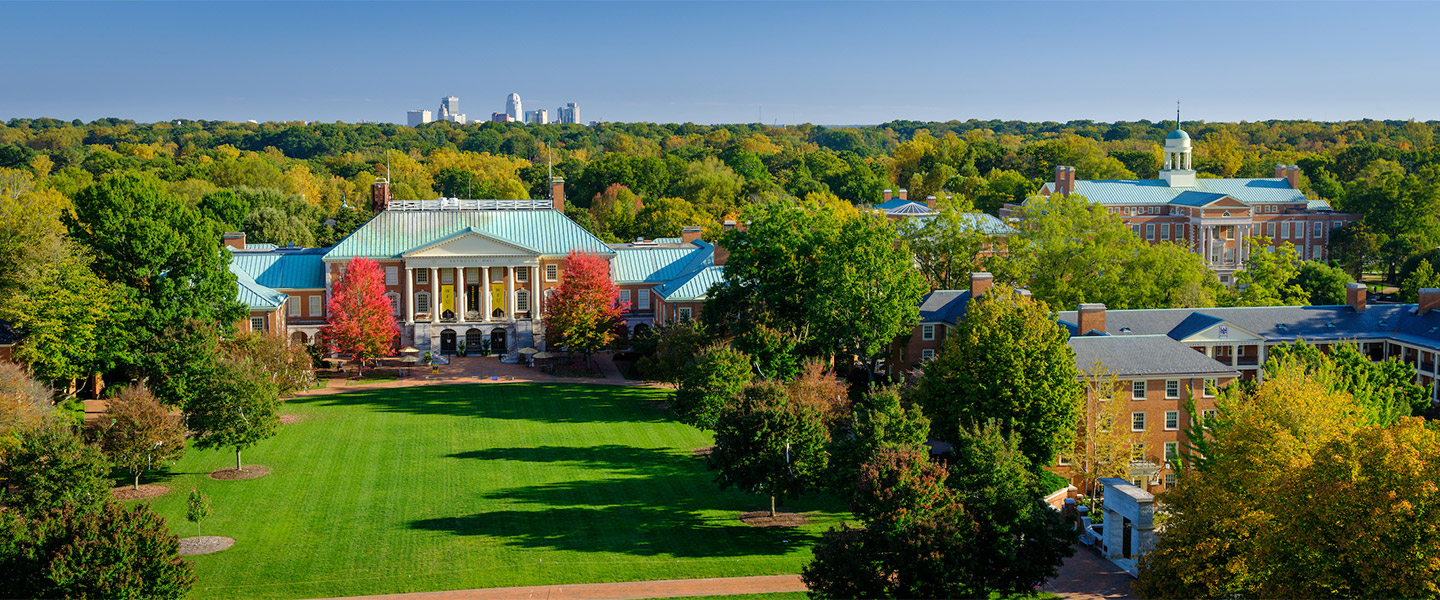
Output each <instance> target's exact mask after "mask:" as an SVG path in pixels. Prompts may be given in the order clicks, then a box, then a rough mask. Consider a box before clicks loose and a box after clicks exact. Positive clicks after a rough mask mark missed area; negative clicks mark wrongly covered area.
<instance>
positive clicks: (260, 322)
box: [250, 317, 265, 331]
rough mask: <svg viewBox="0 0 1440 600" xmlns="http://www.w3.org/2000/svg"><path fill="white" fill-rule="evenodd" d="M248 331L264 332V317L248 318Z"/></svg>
mask: <svg viewBox="0 0 1440 600" xmlns="http://www.w3.org/2000/svg"><path fill="white" fill-rule="evenodd" d="M250 331H265V317H250Z"/></svg>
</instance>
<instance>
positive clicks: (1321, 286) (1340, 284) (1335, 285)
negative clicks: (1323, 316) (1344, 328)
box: [1290, 260, 1355, 306]
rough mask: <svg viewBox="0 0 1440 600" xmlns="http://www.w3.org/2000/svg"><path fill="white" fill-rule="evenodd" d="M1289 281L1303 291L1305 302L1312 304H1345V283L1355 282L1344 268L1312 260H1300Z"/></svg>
mask: <svg viewBox="0 0 1440 600" xmlns="http://www.w3.org/2000/svg"><path fill="white" fill-rule="evenodd" d="M1290 283H1291V284H1292V285H1295V286H1299V288H1300V289H1301V290H1304V291H1305V294H1306V302H1307V303H1309V304H1311V305H1314V306H1332V305H1337V304H1345V284H1347V283H1355V280H1354V279H1351V278H1350V275H1348V274H1347V273H1345V271H1344V270H1342V269H1339V268H1337V267H1332V266H1330V265H1327V264H1324V263H1318V262H1315V261H1312V260H1306V261H1301V262H1300V265H1299V272H1297V273H1296V274H1295V279H1293V280H1291V281H1290Z"/></svg>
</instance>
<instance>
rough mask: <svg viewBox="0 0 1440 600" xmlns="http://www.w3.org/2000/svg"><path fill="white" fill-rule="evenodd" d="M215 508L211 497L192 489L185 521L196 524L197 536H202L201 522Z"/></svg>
mask: <svg viewBox="0 0 1440 600" xmlns="http://www.w3.org/2000/svg"><path fill="white" fill-rule="evenodd" d="M212 511H213V507H212V506H211V504H210V497H209V496H206V495H205V492H202V491H200V490H198V489H196V488H193V487H192V488H190V497H189V498H188V499H186V501H185V520H186V521H189V522H191V523H194V524H195V535H200V522H201V521H204V520H205V519H206V518H207V517H209V516H210V513H211V512H212Z"/></svg>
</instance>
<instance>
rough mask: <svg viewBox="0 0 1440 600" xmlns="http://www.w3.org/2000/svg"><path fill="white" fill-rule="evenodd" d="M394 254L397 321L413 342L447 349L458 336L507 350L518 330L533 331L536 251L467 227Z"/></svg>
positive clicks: (469, 344)
mask: <svg viewBox="0 0 1440 600" xmlns="http://www.w3.org/2000/svg"><path fill="white" fill-rule="evenodd" d="M401 258H402V259H403V260H404V269H405V277H404V282H405V285H406V289H405V292H404V297H405V300H406V302H404V305H405V324H406V325H411V326H412V329H413V330H414V331H415V343H416V346H417V347H420V348H422V349H425V348H427V346H428V347H429V348H438V349H439V350H440V351H441V352H443V353H447V354H448V353H451V352H454V351H455V348H454V346H455V345H458V343H459V342H460V340H462V339H463V340H465V345H466V346H467V348H476V347H477V346H478V345H479V344H491V347H490V350H491V351H492V352H510V351H512V350H515V349H517V348H516V346H515V345H516V344H517V343H518V342H519V341H520V338H521V337H522V334H531V335H533V331H534V328H533V327H531V325H532V324H533V323H532V321H533V320H534V317H535V315H536V313H537V312H538V306H537V304H538V303H537V302H536V299H537V298H538V296H539V289H538V288H539V280H540V277H541V273H540V268H541V265H542V258H544V257H543V256H542V255H541V253H540V252H537V251H535V250H531V249H529V248H525V247H523V246H519V245H516V244H511V243H508V242H505V241H502V240H497V239H495V238H493V237H490V236H487V235H485V234H482V233H480V232H478V231H475V230H473V229H470V230H466V231H462V232H459V233H457V234H455V235H452V236H449V237H446V238H444V239H441V240H438V241H436V242H433V243H431V244H427V245H424V246H421V247H418V248H415V249H414V250H411V251H409V252H405V253H403V254H401ZM557 260H558V258H557ZM521 322H524V326H519V327H517V324H519V323H521ZM416 324H420V325H421V326H420V327H413V326H414V325H416ZM496 328H503V329H504V333H501V334H496V333H495V329H496ZM447 332H448V333H447ZM525 337H528V336H525ZM477 342H478V344H477ZM529 343H533V342H529V341H527V345H528V344H529ZM502 344H503V345H502ZM495 346H501V347H495ZM477 349H478V348H477ZM432 351H433V350H432Z"/></svg>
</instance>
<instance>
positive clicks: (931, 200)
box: [925, 196, 935, 210]
mask: <svg viewBox="0 0 1440 600" xmlns="http://www.w3.org/2000/svg"><path fill="white" fill-rule="evenodd" d="M925 208H928V209H930V210H935V197H934V196H926V197H925Z"/></svg>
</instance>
